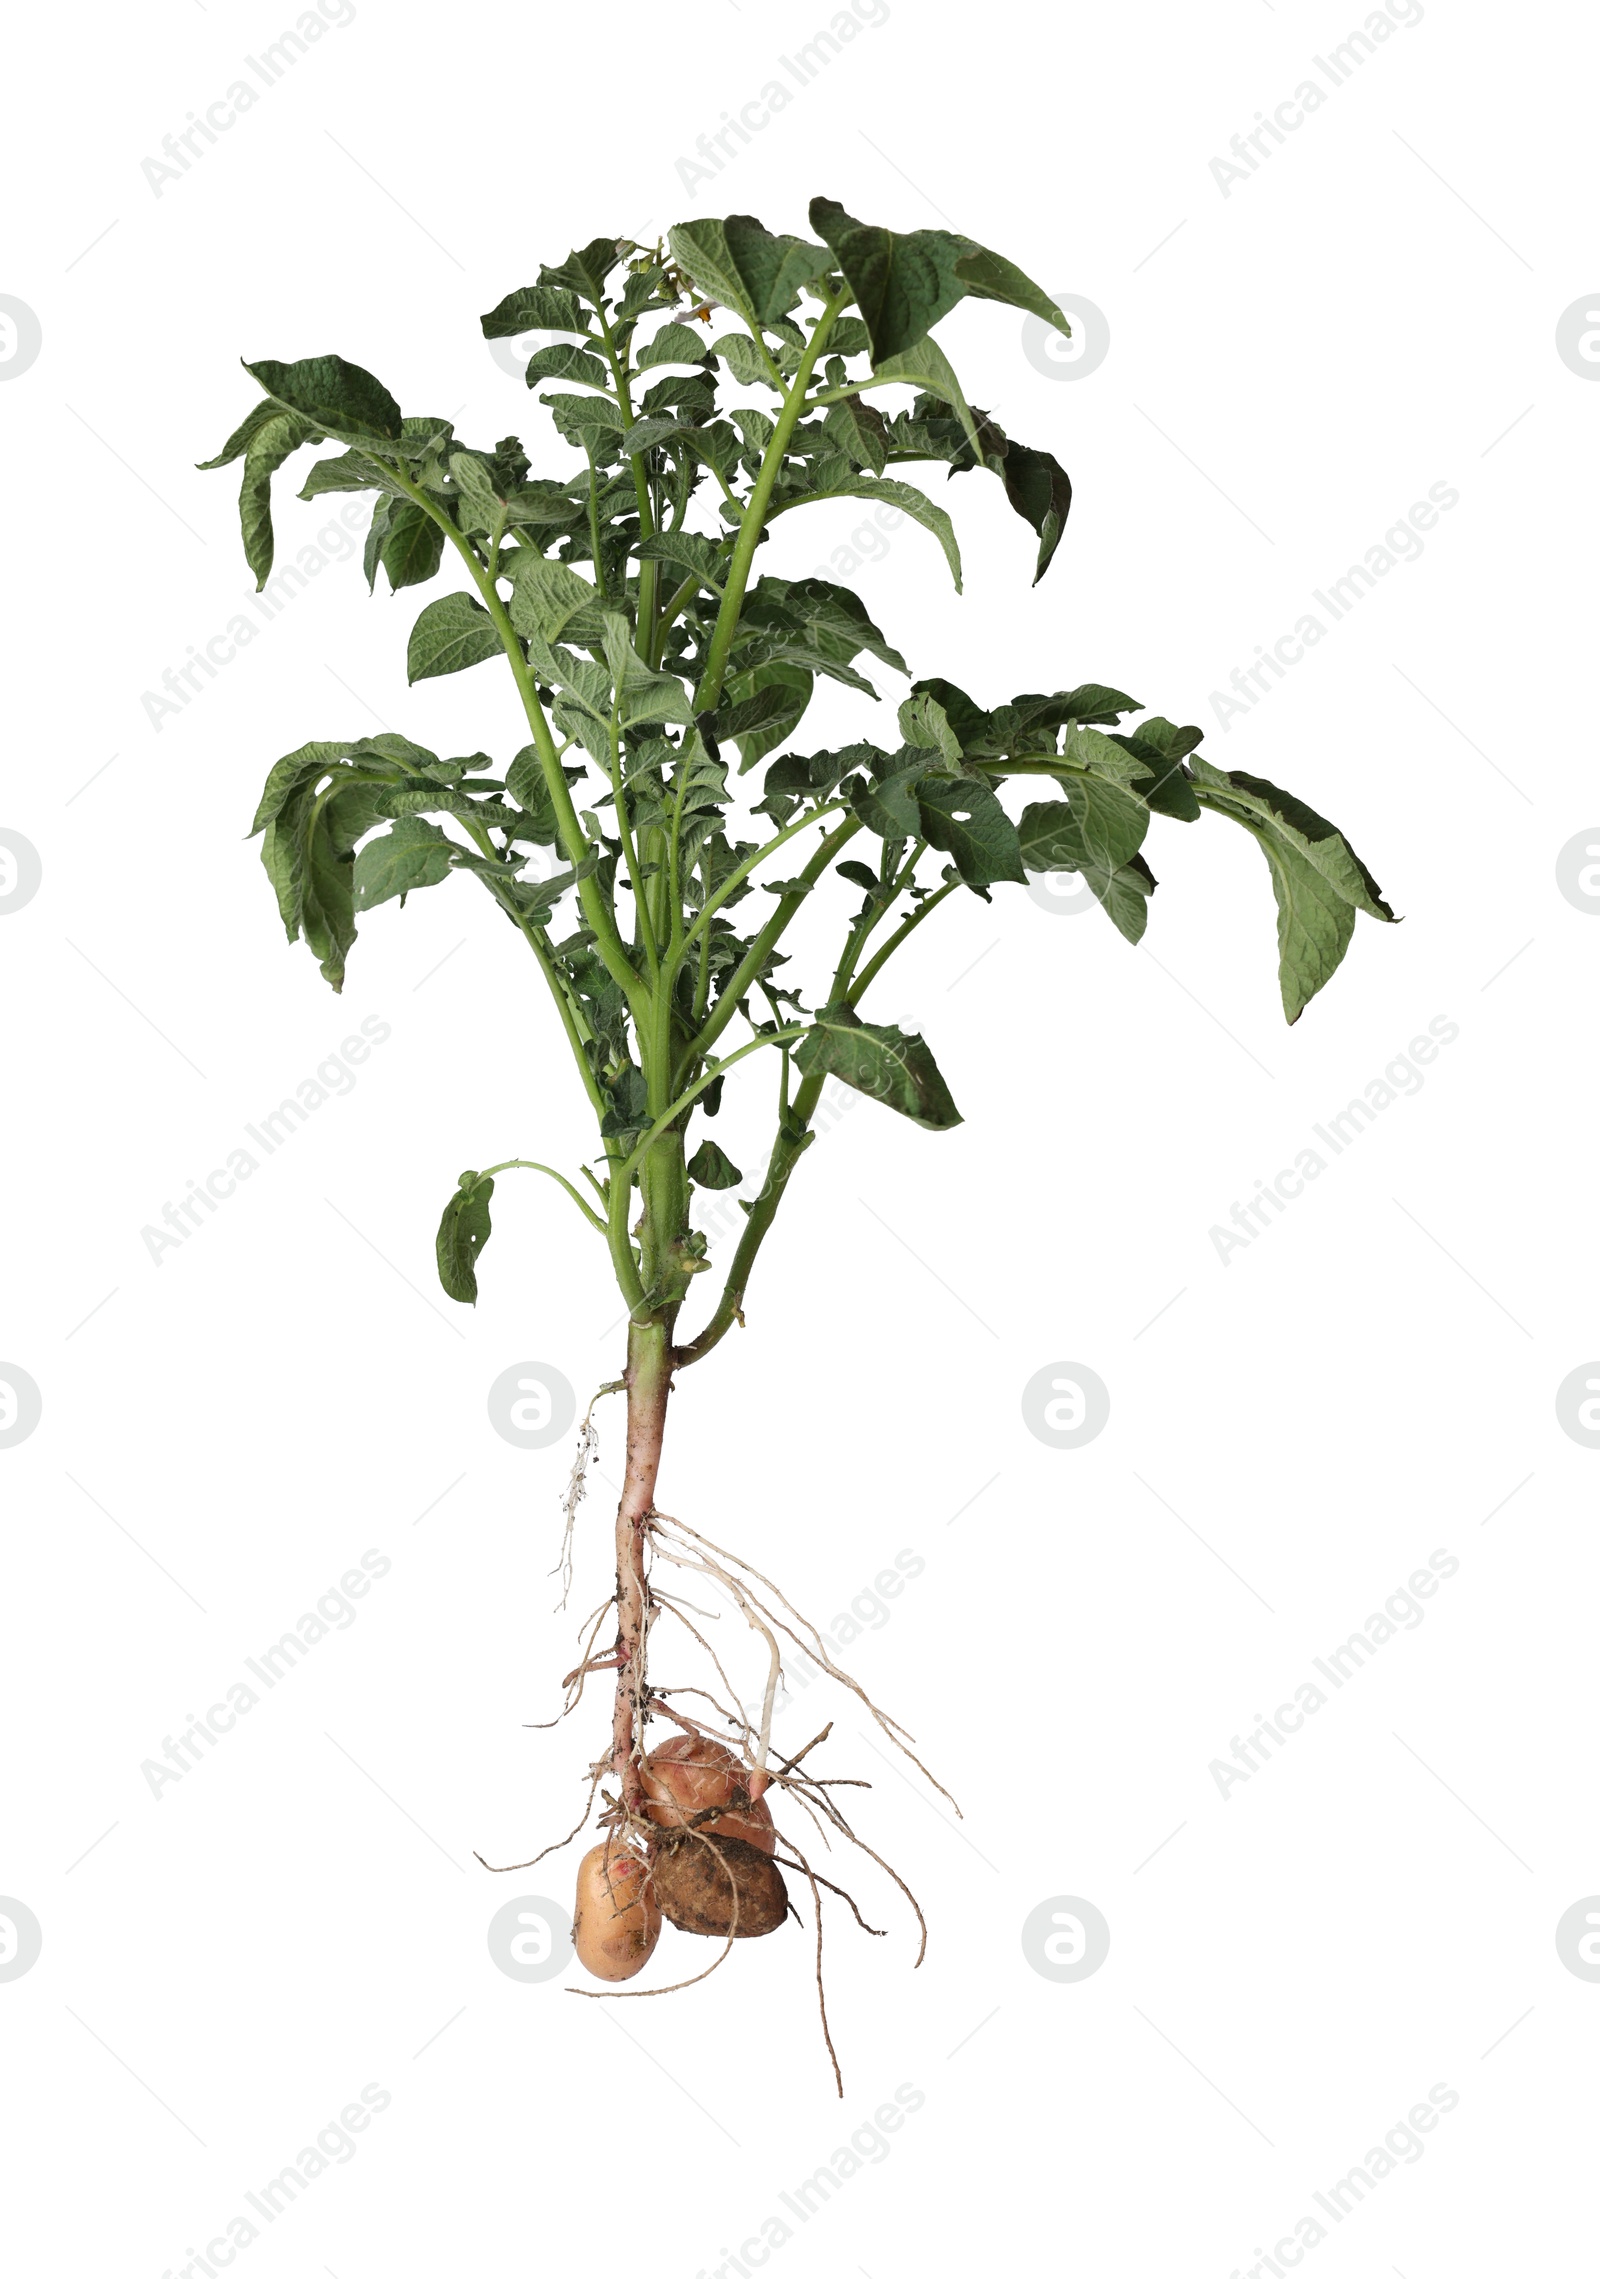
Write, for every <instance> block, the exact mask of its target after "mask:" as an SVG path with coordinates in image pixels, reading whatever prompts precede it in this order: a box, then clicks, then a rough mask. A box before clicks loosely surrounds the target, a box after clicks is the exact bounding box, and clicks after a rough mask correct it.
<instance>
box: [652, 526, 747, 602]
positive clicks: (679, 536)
mask: <svg viewBox="0 0 1600 2279" xmlns="http://www.w3.org/2000/svg"><path fill="white" fill-rule="evenodd" d="M638 554H639V559H640V561H641V562H671V563H672V564H673V565H674V567H675V568H677V569H680V570H687V571H688V572H689V574H690V576H691V577H696V578H698V579H699V580H700V583H701V584H702V585H703V586H707V587H709V589H710V590H711V592H712V593H714V594H715V595H716V596H717V598H718V599H719V600H720V599H721V598H722V581H723V579H724V577H725V576H726V575H727V569H728V555H727V552H726V550H725V549H724V548H723V547H721V546H719V545H718V544H717V542H716V540H715V539H714V538H698V537H696V536H695V534H694V533H693V531H689V530H662V531H657V532H655V533H654V534H653V535H652V536H651V537H649V538H645V539H643V540H641V541H640V544H639V548H638Z"/></svg>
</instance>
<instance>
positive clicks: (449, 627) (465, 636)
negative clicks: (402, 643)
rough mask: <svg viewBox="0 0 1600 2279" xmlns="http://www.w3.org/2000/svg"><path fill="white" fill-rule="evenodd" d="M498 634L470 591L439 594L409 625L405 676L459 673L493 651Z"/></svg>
mask: <svg viewBox="0 0 1600 2279" xmlns="http://www.w3.org/2000/svg"><path fill="white" fill-rule="evenodd" d="M499 647H500V636H499V635H498V634H497V633H496V631H495V629H494V624H493V621H492V619H491V618H490V616H489V613H488V611H487V610H486V609H485V608H483V606H482V604H481V603H479V602H475V601H474V600H473V599H472V597H471V595H470V594H464V593H447V594H441V595H440V596H439V599H438V600H437V601H430V602H429V604H428V606H427V608H426V609H425V610H424V611H423V612H422V615H421V616H420V617H419V618H418V619H417V622H416V624H415V625H413V626H412V628H411V639H410V641H409V643H408V644H407V647H406V679H407V680H408V681H412V682H415V681H426V680H433V679H435V678H436V677H437V676H438V675H439V674H441V673H459V672H463V671H464V670H465V669H466V667H467V666H468V665H481V664H482V663H483V661H484V659H485V658H486V657H492V656H494V655H496V654H497V652H498V650H499Z"/></svg>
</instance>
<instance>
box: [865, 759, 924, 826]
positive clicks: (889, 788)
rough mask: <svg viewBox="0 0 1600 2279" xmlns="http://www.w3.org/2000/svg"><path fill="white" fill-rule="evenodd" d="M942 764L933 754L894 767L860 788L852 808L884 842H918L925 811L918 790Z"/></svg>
mask: <svg viewBox="0 0 1600 2279" xmlns="http://www.w3.org/2000/svg"><path fill="white" fill-rule="evenodd" d="M938 765H939V762H938V759H937V757H936V755H935V754H934V753H932V752H930V751H926V750H924V751H921V752H915V753H914V755H913V757H912V758H911V760H910V763H909V765H904V766H899V767H891V768H890V769H888V770H887V771H886V772H885V773H884V774H882V775H878V776H875V777H874V778H873V779H872V780H871V781H870V782H866V783H861V784H858V785H857V786H856V789H855V792H854V795H853V797H852V800H851V805H852V806H853V807H854V809H855V811H856V813H857V814H858V815H859V816H860V818H861V820H862V822H863V823H865V825H866V827H867V829H868V830H869V831H876V832H877V834H878V836H879V838H880V839H917V838H920V837H921V836H922V810H921V808H920V807H919V806H918V805H917V786H918V784H919V783H920V782H921V781H922V779H923V777H924V776H926V775H929V774H931V773H933V772H934V770H935V769H936V768H937V767H938Z"/></svg>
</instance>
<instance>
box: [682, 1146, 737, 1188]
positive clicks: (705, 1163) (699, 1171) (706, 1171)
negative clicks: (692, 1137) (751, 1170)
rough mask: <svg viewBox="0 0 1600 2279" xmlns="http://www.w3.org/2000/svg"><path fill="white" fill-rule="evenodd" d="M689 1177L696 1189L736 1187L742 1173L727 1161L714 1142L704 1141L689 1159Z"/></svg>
mask: <svg viewBox="0 0 1600 2279" xmlns="http://www.w3.org/2000/svg"><path fill="white" fill-rule="evenodd" d="M689 1177H690V1178H691V1179H692V1180H693V1181H694V1183H695V1185H696V1186H697V1187H737V1186H738V1185H739V1184H740V1182H741V1180H742V1179H743V1178H744V1173H743V1172H742V1171H741V1170H740V1169H739V1166H738V1165H737V1164H736V1163H730V1162H729V1161H728V1158H727V1157H726V1156H725V1155H724V1154H723V1152H722V1150H721V1148H720V1147H718V1145H717V1143H716V1141H715V1140H711V1139H704V1140H702V1141H701V1142H700V1145H699V1146H698V1147H697V1148H696V1149H695V1151H694V1153H693V1155H691V1156H690V1158H689Z"/></svg>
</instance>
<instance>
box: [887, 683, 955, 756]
mask: <svg viewBox="0 0 1600 2279" xmlns="http://www.w3.org/2000/svg"><path fill="white" fill-rule="evenodd" d="M900 733H901V735H902V736H903V737H904V738H905V740H906V742H907V743H908V744H920V745H923V746H925V747H926V748H927V749H928V750H930V751H934V752H937V753H938V754H939V757H940V758H941V759H942V760H943V761H945V763H946V764H947V765H948V766H950V767H953V768H955V767H959V766H960V765H961V743H960V739H959V738H958V737H957V735H956V732H955V730H954V729H953V728H952V727H951V725H950V722H949V718H948V717H947V715H946V713H945V709H944V706H943V705H942V704H941V703H940V702H939V700H938V698H937V697H936V696H933V695H932V694H930V693H929V692H928V691H926V690H924V692H923V693H922V694H921V695H920V696H917V695H912V696H908V697H907V698H906V700H905V702H904V704H902V705H901V707H900Z"/></svg>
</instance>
